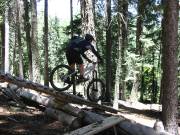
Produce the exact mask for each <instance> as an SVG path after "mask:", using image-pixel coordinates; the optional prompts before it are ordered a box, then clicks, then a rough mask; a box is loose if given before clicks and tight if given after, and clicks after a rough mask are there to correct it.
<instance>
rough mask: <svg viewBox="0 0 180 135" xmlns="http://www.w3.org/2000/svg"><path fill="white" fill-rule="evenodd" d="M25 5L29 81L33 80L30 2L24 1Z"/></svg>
mask: <svg viewBox="0 0 180 135" xmlns="http://www.w3.org/2000/svg"><path fill="white" fill-rule="evenodd" d="M23 3H24V30H25V33H26V39H25V40H26V45H27V53H28V68H29V79H30V80H33V74H32V49H31V34H30V32H31V24H30V22H29V21H30V20H29V5H30V3H29V2H28V0H23Z"/></svg>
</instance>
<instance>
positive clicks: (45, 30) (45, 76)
mask: <svg viewBox="0 0 180 135" xmlns="http://www.w3.org/2000/svg"><path fill="white" fill-rule="evenodd" d="M44 53H45V59H44V85H45V86H49V70H48V69H49V68H48V61H49V59H48V58H49V57H48V0H45V4H44Z"/></svg>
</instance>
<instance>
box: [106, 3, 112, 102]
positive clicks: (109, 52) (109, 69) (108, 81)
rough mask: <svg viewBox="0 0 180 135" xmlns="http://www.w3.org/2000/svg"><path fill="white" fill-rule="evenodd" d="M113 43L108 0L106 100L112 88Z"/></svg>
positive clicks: (108, 99) (108, 98)
mask: <svg viewBox="0 0 180 135" xmlns="http://www.w3.org/2000/svg"><path fill="white" fill-rule="evenodd" d="M111 55H112V43H111V0H106V93H105V96H106V100H107V101H108V102H109V101H110V97H111V96H110V91H111V90H112V88H111V87H112V86H111V83H112V61H111V57H112V56H111Z"/></svg>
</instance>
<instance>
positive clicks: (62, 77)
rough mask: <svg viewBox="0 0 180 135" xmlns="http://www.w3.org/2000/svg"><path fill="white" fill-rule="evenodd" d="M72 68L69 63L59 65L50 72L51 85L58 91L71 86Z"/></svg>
mask: <svg viewBox="0 0 180 135" xmlns="http://www.w3.org/2000/svg"><path fill="white" fill-rule="evenodd" d="M70 73H72V69H71V68H70V67H69V66H67V65H58V66H57V67H55V68H54V69H53V70H52V72H51V74H50V83H51V86H52V87H53V88H54V89H55V90H58V91H64V90H67V89H69V88H70V87H71V85H72V82H71V79H72V77H71V76H70Z"/></svg>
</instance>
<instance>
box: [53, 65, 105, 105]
mask: <svg viewBox="0 0 180 135" xmlns="http://www.w3.org/2000/svg"><path fill="white" fill-rule="evenodd" d="M96 64H97V63H95V62H94V63H88V64H87V65H86V67H85V69H84V76H90V74H91V73H92V79H90V80H91V81H90V82H89V84H88V86H87V98H88V99H89V100H90V101H93V102H97V101H99V100H102V99H103V98H104V96H105V84H104V83H103V81H102V80H101V79H99V78H98V74H97V70H96ZM79 76H80V73H79V70H77V69H76V70H75V71H73V70H72V69H71V68H70V67H69V66H68V65H64V64H61V65H58V66H56V67H55V68H54V69H53V70H52V72H51V74H50V83H51V86H52V87H53V88H54V89H55V90H57V91H65V90H68V89H69V88H70V87H71V86H72V85H74V86H76V85H77V84H80V83H82V82H78V80H79V79H78V78H79Z"/></svg>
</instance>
